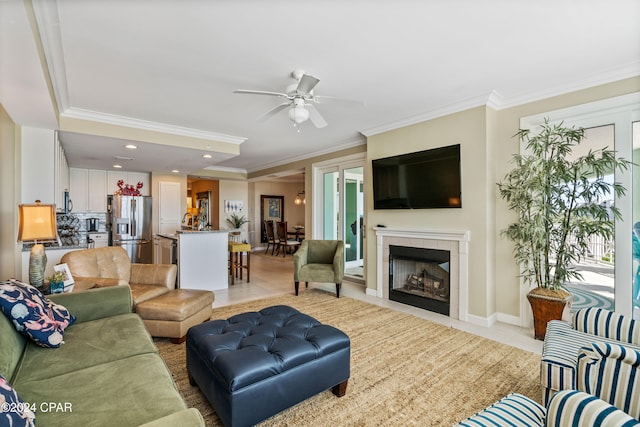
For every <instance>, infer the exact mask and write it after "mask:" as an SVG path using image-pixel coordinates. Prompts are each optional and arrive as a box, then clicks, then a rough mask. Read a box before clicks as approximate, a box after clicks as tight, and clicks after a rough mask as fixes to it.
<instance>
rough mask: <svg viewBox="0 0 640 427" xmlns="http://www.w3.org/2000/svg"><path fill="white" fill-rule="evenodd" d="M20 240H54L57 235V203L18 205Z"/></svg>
mask: <svg viewBox="0 0 640 427" xmlns="http://www.w3.org/2000/svg"><path fill="white" fill-rule="evenodd" d="M18 221H19V222H18V241H19V242H33V241H38V240H53V239H55V238H56V237H57V227H56V205H41V204H40V203H36V204H34V205H18Z"/></svg>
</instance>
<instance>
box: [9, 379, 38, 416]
mask: <svg viewBox="0 0 640 427" xmlns="http://www.w3.org/2000/svg"><path fill="white" fill-rule="evenodd" d="M30 406H31V405H29V404H28V403H25V402H24V401H23V400H22V399H20V396H18V393H17V392H16V391H15V390H14V389H13V387H11V384H9V383H8V382H7V380H6V379H5V378H4V377H3V376H2V375H0V425H3V426H15V427H19V426H25V427H33V426H35V425H36V424H35V422H36V416H35V414H34V413H33V411H32V410H31V409H32V408H31V407H30Z"/></svg>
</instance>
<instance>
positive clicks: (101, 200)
mask: <svg viewBox="0 0 640 427" xmlns="http://www.w3.org/2000/svg"><path fill="white" fill-rule="evenodd" d="M69 176H70V183H69V187H70V188H69V197H70V198H71V201H72V202H73V211H74V212H106V211H107V171H104V170H100V169H83V168H71V169H70V170H69Z"/></svg>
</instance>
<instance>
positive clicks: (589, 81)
mask: <svg viewBox="0 0 640 427" xmlns="http://www.w3.org/2000/svg"><path fill="white" fill-rule="evenodd" d="M638 76H640V61H636V62H632V63H630V64H629V65H628V66H626V67H623V68H616V69H612V70H609V71H606V72H604V73H600V74H598V75H595V76H592V77H590V78H586V79H582V80H576V81H572V82H571V84H569V85H562V86H555V87H553V88H549V89H545V90H543V91H537V92H531V93H527V94H524V95H520V96H514V97H508V98H507V97H504V96H502V95H501V94H499V93H498V92H496V91H495V90H494V91H491V93H489V94H488V95H480V96H477V97H475V98H470V99H467V100H465V101H462V102H459V103H455V104H451V105H448V106H444V107H442V108H438V109H435V110H432V111H428V112H426V113H423V114H419V115H416V116H411V117H407V118H405V119H401V120H397V121H394V122H390V123H387V124H383V125H381V126H377V127H373V128H369V129H365V130H362V131H361V132H362V134H363V135H365V136H366V137H370V136H374V135H377V134H380V133H383V132H388V131H392V130H396V129H399V128H403V127H405V126H410V125H414V124H418V123H422V122H425V121H428V120H433V119H437V118H439V117H443V116H446V115H449V114H453V113H457V112H460V111H464V110H467V109H470V108H475V107H479V106H482V105H485V106H487V107H490V108H493V109H494V110H503V109H506V108H511V107H516V106H518V105H523V104H528V103H531V102H536V101H540V100H543V99H547V98H552V97H554V96H560V95H564V94H567V93H571V92H576V91H579V90H583V89H588V88H591V87H594V86H599V85H603V84H607V83H612V82H616V81H619V80H624V79H628V78H633V77H638Z"/></svg>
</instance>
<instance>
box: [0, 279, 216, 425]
mask: <svg viewBox="0 0 640 427" xmlns="http://www.w3.org/2000/svg"><path fill="white" fill-rule="evenodd" d="M51 300H53V301H55V302H56V303H58V304H62V305H64V306H65V307H66V308H67V309H68V310H69V311H70V312H71V313H72V314H73V315H74V316H76V318H77V320H76V322H75V323H74V324H72V325H71V326H69V327H68V328H67V329H66V330H65V332H64V341H65V343H64V344H63V345H62V346H61V347H60V348H53V349H52V348H42V347H38V346H37V345H35V344H34V343H33V342H31V341H30V340H29V339H28V338H26V337H24V336H23V335H20V334H19V333H17V332H16V330H15V328H14V326H13V324H12V323H11V322H10V321H9V319H7V317H6V316H4V315H3V314H0V343H2V345H0V373H2V375H4V376H5V378H7V379H8V380H9V382H10V383H11V384H12V385H13V387H14V388H15V390H16V391H17V392H18V394H19V395H20V397H21V398H22V399H23V400H24V401H25V402H26V403H28V404H29V405H30V407H32V408H35V410H36V411H35V412H36V425H40V426H48V427H55V426H70V425H75V426H105V425H113V426H116V425H117V426H121V427H124V426H140V425H144V426H149V427H151V426H168V427H169V426H171V427H175V426H178V427H187V426H204V420H203V418H202V415H201V414H200V413H199V412H198V411H197V410H196V409H188V408H187V406H186V404H185V402H184V400H183V399H182V397H181V396H180V393H179V392H178V390H177V388H176V386H175V383H174V382H173V379H172V377H171V373H170V372H169V370H168V369H167V367H166V365H165V364H164V361H163V360H162V358H161V357H160V355H159V354H158V349H157V348H156V346H155V345H154V344H153V341H152V339H151V336H150V335H149V334H148V332H147V331H146V329H145V327H144V324H143V322H142V320H141V319H140V317H139V316H138V315H137V314H135V313H132V310H131V309H132V301H131V290H130V288H129V287H128V286H114V287H108V288H98V289H91V290H87V291H83V292H78V293H70V294H61V295H55V296H51Z"/></svg>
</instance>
